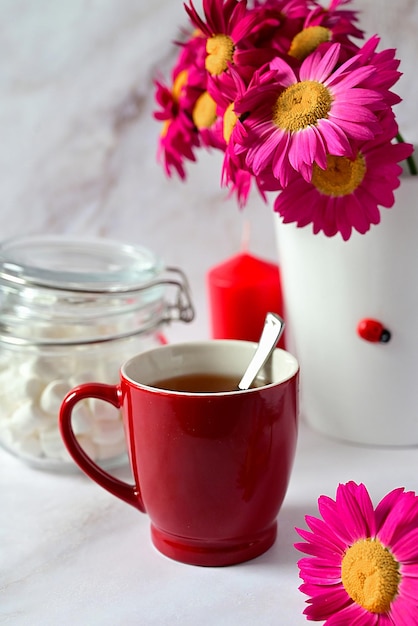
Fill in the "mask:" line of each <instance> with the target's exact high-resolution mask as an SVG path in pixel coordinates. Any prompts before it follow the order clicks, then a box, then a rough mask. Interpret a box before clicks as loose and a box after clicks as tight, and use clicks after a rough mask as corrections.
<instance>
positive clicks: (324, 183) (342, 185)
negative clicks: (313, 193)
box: [311, 152, 366, 197]
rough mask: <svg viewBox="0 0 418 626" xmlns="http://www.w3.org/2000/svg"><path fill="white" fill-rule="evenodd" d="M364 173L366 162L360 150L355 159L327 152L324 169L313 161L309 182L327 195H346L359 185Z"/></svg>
mask: <svg viewBox="0 0 418 626" xmlns="http://www.w3.org/2000/svg"><path fill="white" fill-rule="evenodd" d="M365 174H366V163H365V160H364V157H363V155H362V154H361V153H360V152H358V153H357V156H356V158H355V159H349V158H347V157H343V156H333V155H331V154H329V155H328V156H327V168H326V169H325V170H322V169H321V168H320V167H318V165H316V163H314V166H313V170H312V181H311V182H312V184H313V185H314V186H315V187H316V188H317V189H318V191H320V192H321V193H323V194H325V195H327V196H335V197H339V196H347V195H349V194H351V193H353V191H355V190H356V189H357V187H359V185H361V182H362V180H363V178H364V176H365Z"/></svg>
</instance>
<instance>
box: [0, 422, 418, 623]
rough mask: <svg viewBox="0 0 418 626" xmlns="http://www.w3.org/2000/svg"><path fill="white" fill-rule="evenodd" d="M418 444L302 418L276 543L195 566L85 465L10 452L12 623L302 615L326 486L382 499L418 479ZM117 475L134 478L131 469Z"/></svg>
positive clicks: (4, 537)
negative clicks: (153, 535) (305, 568)
mask: <svg viewBox="0 0 418 626" xmlns="http://www.w3.org/2000/svg"><path fill="white" fill-rule="evenodd" d="M417 468H418V450H416V449H392V450H387V449H379V448H376V449H373V448H363V447H359V446H351V445H346V444H343V443H337V442H333V441H330V440H328V439H326V438H325V437H323V436H321V435H318V434H316V433H314V432H312V431H311V430H310V429H309V428H308V427H306V425H305V424H304V423H303V422H302V424H301V429H300V436H299V443H298V449H297V454H296V460H295V465H294V470H293V474H292V478H291V482H290V486H289V490H288V493H287V496H286V498H285V502H284V504H283V506H282V509H281V511H280V514H279V534H278V538H277V541H276V543H275V545H274V546H273V547H272V548H271V549H270V550H269V551H268V552H267V553H265V554H264V555H262V556H260V557H258V558H256V559H254V560H252V561H249V562H247V563H244V564H240V565H235V566H231V567H226V568H201V567H195V566H190V565H184V564H181V563H177V562H175V561H172V560H170V559H168V558H166V557H164V556H162V555H161V554H160V553H159V552H157V550H156V549H155V548H154V547H153V546H152V544H151V541H150V537H149V523H148V519H147V516H146V515H143V514H141V513H139V512H138V511H137V510H136V509H134V508H132V507H130V506H129V505H127V504H125V503H123V502H122V501H120V500H118V499H116V498H115V497H114V496H112V495H110V494H109V493H107V492H106V491H104V490H103V489H101V488H100V487H99V486H98V485H96V484H95V483H93V482H91V481H90V480H89V479H88V478H86V477H84V475H82V474H81V473H79V472H78V471H77V472H74V473H73V474H65V475H64V474H61V475H58V474H53V473H49V472H44V471H41V470H35V469H33V468H30V467H28V466H26V465H25V464H23V463H22V462H21V461H20V460H18V459H16V458H14V457H12V456H10V455H9V454H8V453H6V452H4V451H0V494H1V501H0V502H1V504H0V507H1V509H0V510H1V518H0V519H1V522H0V624H11V625H13V626H26V625H29V624H30V625H32V626H38V625H39V626H55V625H57V624H60V626H66V625H67V624H68V626H73V625H74V624H78V625H80V626H93V625H100V626H107V625H108V626H119V625H120V626H130V625H132V626H133V625H136V624H147V626H165V625H166V624H167V625H168V624H181V625H182V626H189V625H190V626H195V625H196V624H201V625H207V626H212V625H216V626H224V625H225V626H227V625H228V626H238V625H239V626H247V625H248V626H250V625H251V626H253V625H254V624H257V625H259V626H273V625H274V626H276V625H277V624H280V625H281V626H298V625H302V624H304V623H306V620H305V618H304V616H303V615H302V611H303V608H304V599H305V597H304V596H303V595H302V594H301V593H300V592H299V591H298V585H299V583H300V580H299V578H298V568H297V564H296V563H297V559H298V558H299V556H301V555H300V554H299V553H298V552H297V551H296V550H295V549H294V547H293V543H294V542H295V541H296V540H297V539H298V537H297V535H296V533H295V531H294V527H295V526H301V525H302V526H303V525H304V516H305V515H306V514H313V515H316V514H317V508H316V506H317V505H316V502H317V497H318V496H319V495H320V494H321V493H326V494H328V495H331V496H334V495H335V489H336V486H337V484H338V483H339V482H346V481H347V480H356V481H357V482H364V483H365V484H366V485H367V487H368V488H369V491H370V493H371V495H372V498H373V499H374V500H375V502H377V501H378V500H379V499H380V498H381V497H382V496H383V495H384V494H385V493H386V492H387V491H389V490H390V489H392V488H395V487H397V486H406V487H407V488H408V489H415V488H416V487H417V485H418V479H417V478H416V476H417ZM116 474H117V475H118V476H119V477H121V478H123V479H128V480H129V471H128V470H127V469H126V468H125V469H119V470H117V472H116Z"/></svg>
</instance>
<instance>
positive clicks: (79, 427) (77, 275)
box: [0, 236, 194, 470]
mask: <svg viewBox="0 0 418 626" xmlns="http://www.w3.org/2000/svg"><path fill="white" fill-rule="evenodd" d="M193 317H194V310H193V305H192V302H191V299H190V293H189V288H188V284H187V280H186V278H185V276H184V274H183V273H182V272H181V271H180V270H178V269H176V268H169V267H165V266H164V265H163V263H162V262H161V260H160V259H158V258H156V257H155V256H154V254H153V253H151V252H150V251H149V250H147V249H145V248H142V247H140V246H132V245H127V244H122V243H119V242H115V241H110V240H106V239H81V240H80V239H73V238H69V237H61V236H38V237H21V238H17V239H12V240H10V241H6V242H4V243H3V244H1V245H0V444H1V445H2V446H3V447H4V448H6V449H7V450H8V451H10V452H12V453H13V454H15V455H17V456H19V457H20V458H22V459H24V460H25V461H27V462H28V463H29V464H31V465H33V466H36V467H41V468H45V469H53V470H65V469H70V468H74V467H75V466H74V464H73V462H72V460H71V458H70V456H69V454H68V453H67V450H66V449H65V447H64V444H63V442H62V440H61V436H60V433H59V429H58V413H59V407H60V405H61V402H62V400H63V398H64V396H65V395H66V393H67V392H68V391H69V390H70V389H72V388H73V387H74V386H76V385H78V384H80V383H83V382H87V381H98V382H104V383H110V384H114V383H116V382H117V381H118V379H119V368H120V366H121V364H122V363H123V362H124V361H125V360H126V359H127V358H129V357H130V356H133V355H134V354H137V353H138V352H142V351H144V350H146V349H148V348H152V347H155V346H157V345H160V344H161V343H165V338H164V326H165V325H166V324H167V323H168V322H170V321H171V320H180V321H184V322H189V321H191V320H192V319H193ZM73 425H74V430H75V432H76V433H77V436H78V440H79V442H80V445H81V446H82V447H83V448H84V449H85V450H86V451H87V452H88V454H89V455H90V456H92V457H93V458H94V459H95V460H96V461H97V463H98V464H99V465H101V466H102V467H105V468H109V467H112V466H115V465H118V464H120V463H122V462H123V461H124V460H125V459H126V448H125V439H124V431H123V425H122V420H121V415H120V412H119V411H118V410H117V409H113V408H112V407H111V406H110V405H105V404H104V403H101V402H100V401H98V400H97V401H96V400H86V401H85V402H84V403H81V405H80V407H79V408H78V409H77V412H76V413H75V414H74V421H73Z"/></svg>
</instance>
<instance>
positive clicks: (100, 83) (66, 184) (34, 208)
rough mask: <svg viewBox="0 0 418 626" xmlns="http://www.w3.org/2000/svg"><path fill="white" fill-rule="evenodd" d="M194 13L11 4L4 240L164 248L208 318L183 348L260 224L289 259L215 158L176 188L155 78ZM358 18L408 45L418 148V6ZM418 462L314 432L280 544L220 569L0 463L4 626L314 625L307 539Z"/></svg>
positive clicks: (412, 456)
mask: <svg viewBox="0 0 418 626" xmlns="http://www.w3.org/2000/svg"><path fill="white" fill-rule="evenodd" d="M324 4H326V2H324ZM182 5H183V3H182V2H181V1H180V0H153V1H152V2H151V1H150V2H148V1H146V0H123V1H120V0H60V2H56V1H55V0H37V1H36V2H33V1H32V2H31V1H30V0H26V1H25V2H16V1H15V0H0V20H1V23H2V25H3V28H2V29H1V35H0V54H1V58H2V59H3V60H5V62H3V63H2V66H1V70H0V136H1V142H0V200H1V218H2V219H1V238H2V239H3V238H8V237H14V236H16V235H18V234H25V235H26V234H37V233H43V232H47V233H68V234H71V235H73V236H75V237H77V236H82V235H90V236H102V237H112V238H116V239H120V240H123V241H127V242H132V243H139V244H141V245H145V246H146V247H148V248H150V249H151V250H154V251H155V252H156V253H157V254H158V255H160V256H162V257H163V258H164V260H165V261H166V263H167V264H168V265H178V266H180V267H181V268H182V269H184V270H185V272H186V274H187V275H188V277H189V280H190V282H191V286H192V292H193V298H194V302H195V304H196V311H197V316H196V321H195V322H193V323H192V324H190V325H183V326H181V325H173V327H172V329H171V330H170V332H169V335H170V337H169V338H170V340H172V341H177V340H183V339H195V338H206V337H207V336H208V335H209V328H208V310H207V303H206V295H205V273H206V271H207V270H208V269H209V267H211V266H212V265H214V264H216V263H219V262H221V261H223V260H225V259H226V258H228V257H229V256H232V255H233V254H235V253H236V252H237V251H238V249H239V245H240V239H241V231H242V227H243V222H244V221H248V222H249V223H250V226H251V228H250V233H251V237H250V251H251V252H253V253H254V254H257V255H260V256H262V257H264V258H269V259H272V260H274V259H275V258H276V254H277V250H276V245H275V241H274V235H273V229H272V220H271V215H270V209H269V207H263V206H262V204H261V203H260V201H259V200H258V199H256V198H255V199H252V200H251V202H250V205H249V207H248V208H247V209H246V210H245V211H243V212H240V211H239V210H238V209H237V207H236V206H235V204H234V202H232V201H230V202H226V201H225V197H226V194H225V190H221V189H220V187H219V178H220V158H218V157H219V155H214V154H211V155H205V154H204V153H203V152H202V153H199V155H198V157H199V163H198V164H197V165H189V167H188V172H189V178H188V181H187V183H186V184H184V183H182V182H180V181H178V180H176V179H173V180H166V178H165V176H164V173H163V172H162V168H161V167H160V166H159V165H158V164H157V163H156V145H157V135H158V132H159V130H160V127H159V125H158V124H157V123H156V122H155V121H154V120H153V119H152V111H153V110H154V109H155V105H154V100H153V91H154V90H153V85H152V80H153V78H154V77H155V74H156V71H157V70H161V72H163V73H164V75H165V76H166V77H167V76H168V74H169V70H170V67H171V64H172V60H173V50H174V49H173V48H172V46H171V44H170V42H171V41H173V40H174V39H176V37H177V36H178V33H179V28H180V26H182V25H183V24H184V20H185V14H184V11H183V6H182ZM354 5H355V6H356V7H357V8H361V9H362V10H363V11H364V19H363V20H362V26H363V27H364V28H365V29H366V31H367V32H368V34H369V35H371V34H373V33H375V32H378V33H379V34H380V35H381V36H382V46H385V47H398V49H399V56H400V58H401V59H402V66H401V70H402V71H403V72H404V76H403V78H402V80H401V83H400V93H401V95H402V96H403V98H404V101H403V102H402V104H400V105H399V107H398V114H399V120H400V123H401V128H402V131H403V134H404V136H405V138H406V139H407V140H409V141H412V142H415V143H416V142H417V141H418V127H417V123H416V112H415V107H416V101H417V92H418V88H417V86H418V78H417V73H416V67H415V65H416V59H417V57H418V40H417V38H416V31H417V28H418V5H417V4H415V3H411V1H410V0H399V1H398V2H396V3H393V2H392V0H384V1H383V0H361V1H360V0H356V2H355V3H354ZM196 6H198V7H199V6H201V3H200V2H198V1H197V2H196ZM396 417H397V416H394V419H396ZM417 465H418V451H417V450H416V449H401V450H382V449H370V448H361V447H355V446H350V445H344V444H341V443H335V442H332V441H329V440H327V439H325V438H324V437H322V436H319V435H317V434H315V433H313V432H311V431H310V430H309V429H308V428H307V427H306V426H305V425H302V427H301V430H300V438H299V446H298V450H297V456H296V461H295V466H294V471H293V474H292V478H291V482H290V486H289V490H288V494H287V497H286V499H285V502H284V505H283V507H282V510H281V512H280V516H279V536H278V539H277V542H276V544H275V545H274V547H273V548H272V549H270V551H269V552H267V553H266V554H265V555H263V556H261V557H259V558H257V559H255V560H253V561H251V562H248V563H246V564H243V565H238V566H233V567H228V568H224V569H218V568H216V569H205V568H198V567H192V566H187V565H182V564H179V563H176V562H174V561H170V560H168V559H166V558H165V557H163V556H161V555H160V554H159V553H158V552H157V551H156V550H155V549H154V548H153V547H152V545H151V543H150V539H149V527H148V520H147V517H146V516H145V515H142V514H141V513H139V512H138V511H136V510H135V509H133V508H130V507H129V506H128V505H126V504H124V503H122V502H121V501H118V500H117V499H116V498H114V497H113V496H111V495H110V494H108V493H107V492H105V491H104V490H102V489H101V488H100V487H98V486H97V485H96V484H94V483H92V482H91V481H90V480H88V479H87V478H85V477H84V476H83V475H81V474H80V473H78V472H75V473H73V474H69V475H57V474H53V473H46V472H42V471H39V470H34V469H32V468H30V467H27V466H26V465H24V464H23V463H22V462H21V461H20V460H18V459H16V458H14V457H12V456H10V455H9V454H8V453H6V452H3V451H2V450H0V624H2V625H3V624H5V625H12V626H57V625H58V624H59V625H60V626H66V625H67V624H68V625H71V626H73V625H74V624H77V625H78V626H96V625H97V626H106V625H109V626H119V625H120V626H130V625H135V626H136V625H139V624H141V625H146V626H165V625H166V624H167V625H168V624H170V625H171V624H179V625H181V626H188V625H190V626H195V625H196V624H199V625H200V626H204V625H208V626H212V625H213V626H215V625H216V626H224V625H225V626H247V625H250V624H251V626H253V625H254V624H257V625H258V626H270V625H271V626H273V625H274V626H277V625H279V626H299V625H302V624H305V623H306V620H305V618H304V617H303V616H302V611H303V608H304V597H303V596H302V594H301V593H300V592H299V591H298V585H299V579H298V570H297V566H296V562H297V559H298V557H299V556H300V555H299V554H298V553H297V552H296V550H294V548H293V543H294V541H296V540H297V535H296V533H295V532H294V530H293V529H294V526H295V525H302V524H303V521H304V515H305V514H315V513H316V502H317V498H318V496H319V495H320V494H321V493H327V494H329V495H334V494H335V489H336V487H337V484H338V483H339V482H345V481H347V480H351V479H352V480H356V481H363V482H364V483H365V484H366V485H367V486H368V488H369V490H370V492H371V495H372V497H373V499H374V500H375V501H376V502H377V501H378V500H379V499H380V498H381V497H382V496H383V495H384V494H385V493H386V492H387V491H389V490H390V489H392V488H395V487H397V486H405V487H406V488H408V489H414V490H415V489H417V488H418V479H417ZM118 475H119V476H123V475H124V471H122V470H119V471H118Z"/></svg>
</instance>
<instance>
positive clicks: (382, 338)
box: [357, 318, 391, 343]
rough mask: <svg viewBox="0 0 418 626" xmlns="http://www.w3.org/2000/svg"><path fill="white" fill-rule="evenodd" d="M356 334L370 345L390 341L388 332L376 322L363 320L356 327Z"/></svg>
mask: <svg viewBox="0 0 418 626" xmlns="http://www.w3.org/2000/svg"><path fill="white" fill-rule="evenodd" d="M357 334H358V335H359V337H361V338H362V339H364V340H365V341H370V342H371V343H387V342H388V341H389V340H390V337H391V335H390V331H388V329H387V328H385V327H384V326H383V324H382V323H381V322H379V321H378V320H373V319H369V318H365V319H362V320H360V321H359V323H358V325H357Z"/></svg>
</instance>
